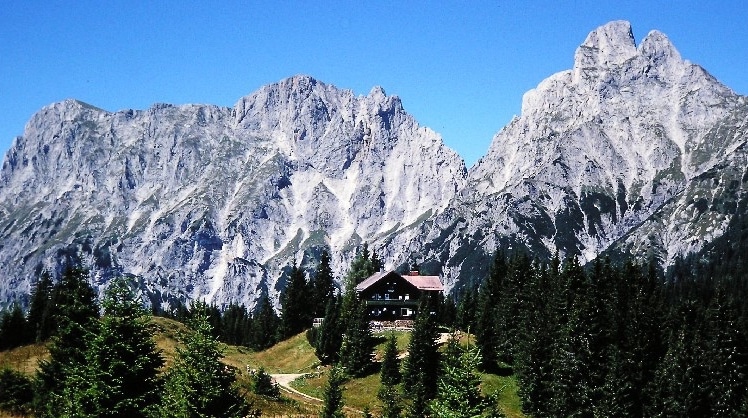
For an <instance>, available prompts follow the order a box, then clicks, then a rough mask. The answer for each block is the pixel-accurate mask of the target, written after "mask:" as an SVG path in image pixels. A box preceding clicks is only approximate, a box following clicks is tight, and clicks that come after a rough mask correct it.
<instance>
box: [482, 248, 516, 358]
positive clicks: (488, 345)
mask: <svg viewBox="0 0 748 418" xmlns="http://www.w3.org/2000/svg"><path fill="white" fill-rule="evenodd" d="M506 275H507V265H506V260H505V259H504V254H503V253H502V252H497V253H496V255H494V260H493V264H492V265H491V271H490V274H489V275H488V277H487V280H485V281H484V282H483V283H482V284H481V286H480V289H479V292H478V303H477V310H478V314H477V318H476V326H475V331H474V333H475V336H476V343H477V345H478V347H479V349H480V351H481V353H482V354H483V356H482V359H483V360H482V361H483V368H484V370H494V369H495V368H496V365H497V362H498V361H499V352H498V350H499V346H500V345H502V344H501V341H499V339H500V338H502V337H505V336H503V335H500V330H499V323H500V322H503V319H502V318H500V316H499V315H500V311H499V306H500V305H501V303H502V302H503V300H502V297H501V296H502V291H503V289H502V286H503V283H504V281H505V279H506ZM512 320H516V318H513V319H512Z"/></svg>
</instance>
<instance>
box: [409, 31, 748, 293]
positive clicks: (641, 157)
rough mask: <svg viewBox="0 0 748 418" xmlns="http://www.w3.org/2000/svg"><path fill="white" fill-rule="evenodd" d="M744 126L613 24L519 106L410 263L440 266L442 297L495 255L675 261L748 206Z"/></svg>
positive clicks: (736, 101) (669, 60) (740, 107)
mask: <svg viewBox="0 0 748 418" xmlns="http://www.w3.org/2000/svg"><path fill="white" fill-rule="evenodd" d="M747 120H748V107H747V106H746V98H745V97H741V96H738V95H736V94H735V93H733V92H732V91H731V90H730V89H728V88H727V87H725V86H723V85H722V84H720V83H719V82H718V81H717V80H715V79H714V78H713V77H712V76H711V75H709V74H708V73H707V72H706V71H704V69H702V68H701V67H699V66H698V65H695V64H692V63H690V62H688V61H684V60H683V59H682V58H681V57H680V54H679V53H678V52H677V50H676V49H675V47H674V46H673V45H672V44H671V43H670V41H669V40H668V38H667V37H666V36H665V35H663V34H662V33H660V32H657V31H652V32H650V33H649V34H648V35H647V36H646V37H645V38H644V39H643V40H642V42H641V44H640V45H639V46H636V44H635V42H634V38H633V35H632V31H631V27H630V25H629V23H628V22H623V21H618V22H611V23H609V24H607V25H605V26H602V27H600V28H598V29H596V30H595V31H593V32H592V33H590V34H589V36H588V37H587V39H586V40H585V41H584V42H583V43H582V45H581V46H580V47H579V48H578V49H577V51H576V54H575V60H574V66H573V68H572V69H571V70H568V71H563V72H560V73H558V74H554V75H552V76H551V77H549V78H548V79H546V80H544V81H543V82H541V83H540V84H539V85H538V86H537V88H535V89H533V90H531V91H529V92H527V93H526V94H525V95H524V97H523V101H522V114H521V115H520V116H519V117H516V118H514V119H513V120H512V121H511V122H510V123H509V125H508V126H506V127H505V128H504V129H502V130H501V131H500V132H499V133H498V134H496V136H495V137H494V139H493V142H492V143H491V146H490V148H489V150H488V153H487V155H486V156H485V157H483V158H482V159H480V160H479V161H478V163H477V164H476V165H475V166H474V167H473V168H471V170H470V173H469V176H468V185H467V186H466V188H465V189H463V190H462V191H461V192H460V193H459V194H458V196H457V197H456V199H455V201H454V202H453V203H452V204H451V205H450V206H449V207H448V208H447V209H446V210H445V211H443V212H442V213H441V214H440V215H438V216H437V217H436V218H435V219H434V220H433V221H432V222H429V223H426V224H423V225H422V226H421V227H422V230H421V236H420V238H419V240H420V241H421V242H423V243H424V244H425V245H423V246H422V247H421V248H418V249H416V248H413V253H412V256H413V257H414V258H416V259H420V260H422V261H423V262H425V263H427V264H433V265H435V266H436V265H442V266H445V267H446V271H445V277H446V278H447V280H448V281H450V283H448V286H449V285H453V284H454V282H455V280H458V279H459V280H463V281H470V280H479V279H480V276H481V275H482V274H484V273H485V269H486V268H485V266H486V265H487V263H486V262H485V260H486V257H487V255H488V254H490V253H492V252H493V251H495V250H496V249H497V248H501V249H504V250H506V251H511V250H512V249H517V248H522V249H526V250H530V251H531V252H532V253H533V254H534V255H535V256H537V257H539V258H541V259H542V258H545V257H549V256H551V255H552V254H554V253H555V252H556V251H557V250H558V251H560V252H561V253H562V254H576V255H579V256H580V257H582V258H583V260H584V261H589V260H591V259H593V258H595V257H596V256H597V255H598V254H600V253H601V252H603V251H605V250H608V249H615V250H616V251H620V252H623V253H632V254H635V255H637V256H644V257H652V256H654V257H657V258H658V259H659V260H660V261H661V262H662V263H663V264H664V265H667V264H670V263H671V262H672V261H673V260H674V258H675V257H677V256H678V255H680V254H684V253H688V252H691V251H694V250H698V249H699V248H700V245H701V243H703V242H704V241H709V240H711V239H713V238H714V237H715V236H719V235H721V234H722V233H723V232H724V228H725V227H726V225H727V222H728V221H729V219H730V217H731V211H734V207H735V203H734V202H735V201H737V200H738V199H740V196H743V195H745V191H746V184H745V181H746V177H745V174H746V171H745V170H746V169H745V167H746V156H745V143H746V140H748V134H746V121H747ZM456 243H457V244H456ZM466 248H468V249H469V251H466V250H465V249H466ZM398 251H401V250H397V249H396V250H395V251H394V252H395V253H397V252H398Z"/></svg>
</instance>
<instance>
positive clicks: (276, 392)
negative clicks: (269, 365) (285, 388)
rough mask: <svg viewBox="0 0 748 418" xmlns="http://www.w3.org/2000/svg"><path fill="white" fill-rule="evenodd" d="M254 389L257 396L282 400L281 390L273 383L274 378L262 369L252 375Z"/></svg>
mask: <svg viewBox="0 0 748 418" xmlns="http://www.w3.org/2000/svg"><path fill="white" fill-rule="evenodd" d="M252 389H253V391H254V393H256V394H257V395H262V396H267V397H268V398H273V399H278V398H280V388H279V387H278V384H277V383H273V378H272V377H270V375H269V374H268V373H267V372H266V371H265V369H263V368H260V370H258V371H257V372H256V373H254V374H253V375H252Z"/></svg>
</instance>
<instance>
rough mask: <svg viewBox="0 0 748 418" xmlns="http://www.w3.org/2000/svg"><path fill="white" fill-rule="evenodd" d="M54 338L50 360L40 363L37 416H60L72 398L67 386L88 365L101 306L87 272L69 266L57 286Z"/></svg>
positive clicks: (35, 401)
mask: <svg viewBox="0 0 748 418" xmlns="http://www.w3.org/2000/svg"><path fill="white" fill-rule="evenodd" d="M52 299H53V300H54V301H55V310H54V313H55V314H54V317H53V319H54V322H55V323H56V324H57V331H56V335H55V337H53V338H52V343H51V344H50V346H49V354H50V356H49V359H48V360H42V361H40V362H39V371H38V372H37V375H36V382H35V385H36V390H35V399H34V408H35V409H36V415H37V416H38V417H58V416H60V415H61V413H62V411H64V409H63V408H62V406H64V405H66V404H67V402H68V401H70V399H66V398H65V395H64V391H65V389H66V385H68V384H71V382H70V378H71V377H73V376H79V375H80V373H82V371H83V369H84V368H85V365H86V352H87V349H88V347H89V346H90V344H91V342H92V341H93V337H94V336H95V335H96V331H97V330H98V326H99V323H98V317H99V306H98V304H97V302H96V295H95V293H94V290H93V288H92V287H91V285H90V284H89V283H88V271H87V270H84V269H81V268H69V269H68V270H66V271H65V273H64V274H63V276H62V278H61V279H60V281H59V282H58V283H57V285H56V286H55V288H54V291H53V295H52Z"/></svg>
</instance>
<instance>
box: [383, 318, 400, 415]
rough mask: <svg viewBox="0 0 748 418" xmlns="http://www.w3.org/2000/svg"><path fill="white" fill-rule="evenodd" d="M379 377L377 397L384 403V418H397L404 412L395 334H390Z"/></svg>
mask: <svg viewBox="0 0 748 418" xmlns="http://www.w3.org/2000/svg"><path fill="white" fill-rule="evenodd" d="M379 376H380V381H381V386H380V387H379V392H378V393H377V397H378V398H379V400H380V401H381V402H382V417H383V418H397V417H399V416H400V412H401V411H402V406H401V405H400V401H401V399H400V398H401V397H400V392H399V391H398V388H397V385H398V384H399V383H400V380H401V378H402V376H401V374H400V360H399V359H398V358H397V339H396V338H395V334H394V333H390V335H389V337H388V338H387V345H385V349H384V358H383V359H382V368H381V370H380V374H379Z"/></svg>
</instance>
